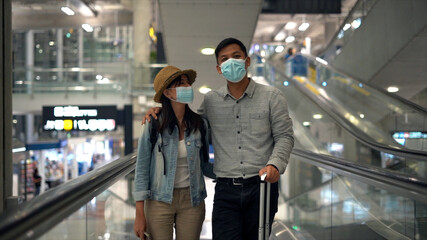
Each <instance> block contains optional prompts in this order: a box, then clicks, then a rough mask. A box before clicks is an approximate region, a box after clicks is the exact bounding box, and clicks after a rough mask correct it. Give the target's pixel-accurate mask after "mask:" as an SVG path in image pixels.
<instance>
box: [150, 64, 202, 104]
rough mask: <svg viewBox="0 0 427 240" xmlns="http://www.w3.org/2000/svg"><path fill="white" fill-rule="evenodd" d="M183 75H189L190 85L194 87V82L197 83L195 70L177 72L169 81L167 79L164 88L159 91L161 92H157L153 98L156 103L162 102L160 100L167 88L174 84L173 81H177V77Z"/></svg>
mask: <svg viewBox="0 0 427 240" xmlns="http://www.w3.org/2000/svg"><path fill="white" fill-rule="evenodd" d="M181 75H187V76H188V82H189V83H190V85H193V83H194V81H196V77H197V73H196V71H194V70H193V69H186V70H182V71H179V72H176V73H174V74H172V75H171V76H170V77H169V78H168V79H166V81H165V83H164V84H163V86H162V87H161V88H160V89H159V91H157V92H156V94H155V95H154V98H153V99H154V101H155V102H157V103H160V102H161V101H160V100H161V98H162V95H163V91H164V90H165V89H166V88H167V86H169V84H171V83H172V82H173V80H175V79H176V78H177V77H179V76H181Z"/></svg>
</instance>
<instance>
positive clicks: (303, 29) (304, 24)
mask: <svg viewBox="0 0 427 240" xmlns="http://www.w3.org/2000/svg"><path fill="white" fill-rule="evenodd" d="M308 27H310V24H309V23H303V24H301V25H300V26H299V28H298V30H300V31H301V32H304V31H305V30H307V28H308Z"/></svg>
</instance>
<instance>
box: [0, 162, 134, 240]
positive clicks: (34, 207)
mask: <svg viewBox="0 0 427 240" xmlns="http://www.w3.org/2000/svg"><path fill="white" fill-rule="evenodd" d="M135 163H136V155H135V154H129V155H127V156H125V157H122V158H120V159H118V160H115V161H113V162H110V163H108V164H106V165H104V166H102V167H100V168H97V169H94V170H92V171H90V172H88V173H86V174H84V175H82V176H79V177H78V178H75V179H73V180H70V181H69V182H66V183H64V184H62V185H60V186H57V187H55V188H52V189H51V190H48V191H47V192H45V193H43V194H41V195H39V196H37V197H35V198H33V199H32V200H31V201H28V202H25V203H23V204H21V205H19V206H18V207H17V208H15V209H8V210H6V211H5V212H4V213H2V215H1V216H0V239H35V238H37V237H39V236H41V235H43V234H44V233H45V232H47V231H48V230H49V229H52V228H53V226H55V225H56V224H58V223H60V222H61V221H62V220H63V219H65V218H66V217H68V216H69V215H71V214H72V213H74V212H75V211H77V210H78V209H79V208H81V207H82V206H84V205H85V204H86V203H88V202H89V201H90V200H91V199H92V198H93V197H95V196H97V195H98V194H100V193H102V192H103V191H104V190H106V189H107V188H108V187H110V186H111V185H113V184H114V183H115V182H116V181H118V180H119V179H120V178H122V177H123V176H125V175H127V174H129V173H130V172H131V171H133V170H134V169H135Z"/></svg>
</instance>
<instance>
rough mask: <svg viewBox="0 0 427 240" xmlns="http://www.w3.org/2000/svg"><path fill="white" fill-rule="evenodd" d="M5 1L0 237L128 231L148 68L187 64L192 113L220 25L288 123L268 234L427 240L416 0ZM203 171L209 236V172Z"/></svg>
mask: <svg viewBox="0 0 427 240" xmlns="http://www.w3.org/2000/svg"><path fill="white" fill-rule="evenodd" d="M0 11H1V14H0V15H1V19H0V22H1V24H0V28H1V30H2V31H1V34H2V40H1V42H0V45H1V49H0V53H1V54H0V56H1V58H2V59H1V61H0V65H1V70H0V72H1V74H2V75H1V85H0V90H1V96H2V97H1V99H0V110H1V111H0V116H1V121H0V124H1V125H0V135H1V138H0V145H1V149H0V153H1V155H0V160H1V161H0V171H1V174H0V182H1V184H0V185H1V186H0V196H1V198H0V239H2V240H3V239H5V240H6V239H41V240H58V239H73V240H74V239H94V240H95V239H97V240H102V239H105V240H112V239H138V238H137V237H136V236H135V233H134V230H133V227H134V220H135V200H134V198H133V195H132V192H133V191H134V180H135V171H134V170H135V167H136V159H137V157H136V154H137V153H136V152H137V145H138V139H139V137H140V135H141V130H142V124H141V121H142V119H143V116H144V115H145V113H146V112H147V111H148V110H149V109H151V108H152V107H157V106H160V105H159V104H158V103H156V102H154V101H153V97H154V94H155V91H154V88H153V81H154V78H155V76H156V74H157V73H158V72H159V71H160V70H161V69H162V68H164V67H166V66H168V65H174V66H177V67H179V68H181V69H194V70H195V71H197V78H196V81H195V83H194V84H193V89H194V101H193V102H192V103H191V104H189V106H190V108H191V109H192V110H193V111H196V110H197V109H198V108H199V106H200V104H201V103H202V101H203V98H204V95H205V94H206V93H208V92H210V91H213V90H216V89H219V88H221V87H222V86H225V85H226V82H227V81H226V80H225V78H224V77H223V76H221V75H220V74H219V73H218V71H217V62H216V58H215V54H214V52H215V48H216V46H217V45H218V43H219V42H221V40H223V39H225V38H229V37H233V38H236V39H239V40H240V41H242V42H243V44H244V45H245V46H246V48H247V54H248V56H249V57H250V66H249V67H248V69H247V75H248V77H249V78H250V79H251V81H254V82H256V83H259V84H263V85H268V86H273V87H275V88H277V89H279V90H280V91H281V92H282V93H283V94H284V96H285V97H286V100H287V106H288V111H289V115H290V117H291V119H292V122H293V131H294V138H295V146H294V148H293V151H292V153H291V157H290V160H289V162H288V165H287V168H286V171H285V173H284V174H282V175H281V176H280V180H279V205H278V212H277V214H276V215H275V218H274V222H272V223H271V226H270V230H271V233H269V239H273V240H282V239H294V240H295V239H307V240H310V239H322V240H323V239H337V240H341V239H416V240H421V239H427V14H426V13H427V1H426V0H3V1H2V3H0ZM283 107H284V108H286V106H283ZM265 134H270V132H266V133H265ZM267 157H268V156H267ZM209 158H210V159H209V161H210V162H211V163H213V164H215V146H213V145H211V146H210V148H209ZM205 182H206V189H207V195H208V196H207V198H206V199H205V204H206V217H205V220H204V223H203V228H202V231H201V235H200V239H203V240H208V239H209V240H210V239H212V209H213V198H214V188H215V184H216V182H215V181H213V180H212V179H210V178H208V177H206V178H205ZM174 239H175V237H174ZM178 240H182V239H178Z"/></svg>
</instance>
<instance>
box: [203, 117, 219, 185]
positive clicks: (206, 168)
mask: <svg viewBox="0 0 427 240" xmlns="http://www.w3.org/2000/svg"><path fill="white" fill-rule="evenodd" d="M203 124H204V128H205V131H204V133H202V131H200V132H201V141H202V143H203V145H202V148H201V149H200V165H201V168H202V172H203V175H205V176H206V177H209V178H212V179H215V178H216V175H215V173H214V172H213V164H212V163H210V162H209V132H210V131H208V130H209V124H208V121H207V120H206V119H203Z"/></svg>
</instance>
